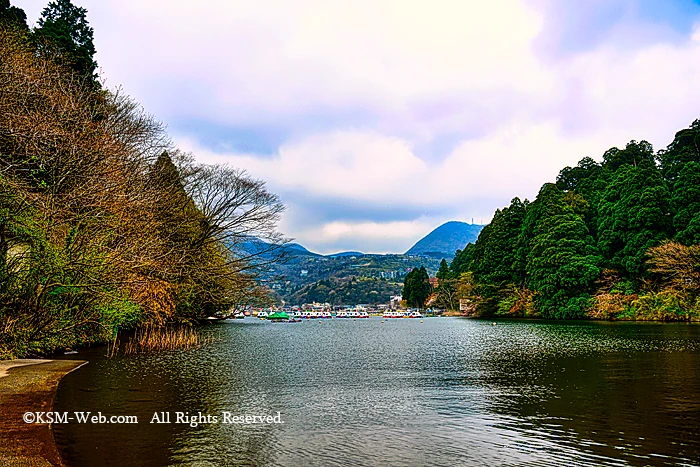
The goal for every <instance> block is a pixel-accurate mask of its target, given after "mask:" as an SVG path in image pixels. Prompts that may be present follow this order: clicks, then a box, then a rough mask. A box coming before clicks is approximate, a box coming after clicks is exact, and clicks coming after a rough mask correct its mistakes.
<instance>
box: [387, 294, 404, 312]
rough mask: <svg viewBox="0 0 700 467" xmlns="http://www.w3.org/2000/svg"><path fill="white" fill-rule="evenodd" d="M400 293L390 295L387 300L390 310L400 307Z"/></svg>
mask: <svg viewBox="0 0 700 467" xmlns="http://www.w3.org/2000/svg"><path fill="white" fill-rule="evenodd" d="M402 298H403V297H402V296H401V295H392V296H391V299H390V300H389V306H390V307H391V309H392V310H397V309H399V308H401V300H402Z"/></svg>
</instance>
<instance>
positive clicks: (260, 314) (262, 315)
mask: <svg viewBox="0 0 700 467" xmlns="http://www.w3.org/2000/svg"><path fill="white" fill-rule="evenodd" d="M268 316H270V315H268V314H267V311H261V312H260V313H258V318H260V319H266V318H267V317H268Z"/></svg>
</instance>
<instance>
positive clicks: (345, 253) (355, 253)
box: [326, 251, 364, 258]
mask: <svg viewBox="0 0 700 467" xmlns="http://www.w3.org/2000/svg"><path fill="white" fill-rule="evenodd" d="M363 255H364V253H362V252H361V251H341V252H340V253H335V254H333V255H326V256H328V257H329V258H343V257H345V256H363Z"/></svg>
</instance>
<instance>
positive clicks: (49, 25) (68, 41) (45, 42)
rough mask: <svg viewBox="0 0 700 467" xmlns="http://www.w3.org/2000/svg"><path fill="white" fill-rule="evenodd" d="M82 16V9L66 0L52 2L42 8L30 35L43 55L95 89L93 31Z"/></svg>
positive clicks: (83, 10)
mask: <svg viewBox="0 0 700 467" xmlns="http://www.w3.org/2000/svg"><path fill="white" fill-rule="evenodd" d="M86 14H87V10H86V9H85V8H82V7H76V6H75V5H73V4H72V3H71V1H70V0H55V1H53V2H50V3H49V4H48V6H47V7H46V8H44V11H43V12H42V14H41V18H39V21H38V23H39V27H38V28H36V29H35V31H34V33H35V35H36V38H37V40H38V42H39V46H40V50H41V51H42V52H43V53H45V54H47V55H48V56H52V57H56V58H58V59H59V61H61V63H63V64H65V65H67V66H68V67H69V68H71V69H73V70H74V71H75V72H76V73H77V74H78V75H80V76H84V77H86V78H87V79H88V80H89V82H91V83H92V84H93V85H94V86H96V87H99V83H98V82H97V76H96V74H95V70H96V69H97V62H95V60H94V56H95V45H94V44H93V29H92V27H90V25H89V24H88V21H87V18H86Z"/></svg>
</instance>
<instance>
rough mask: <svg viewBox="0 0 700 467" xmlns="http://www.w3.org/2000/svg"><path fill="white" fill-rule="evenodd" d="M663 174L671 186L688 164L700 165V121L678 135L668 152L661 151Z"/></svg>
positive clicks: (667, 149) (660, 158)
mask: <svg viewBox="0 0 700 467" xmlns="http://www.w3.org/2000/svg"><path fill="white" fill-rule="evenodd" d="M659 160H660V162H661V173H662V175H663V177H664V179H665V180H667V181H669V182H670V183H671V184H673V183H674V181H675V180H676V178H678V176H679V175H680V173H681V170H682V169H683V167H684V166H685V164H686V163H688V162H697V163H700V120H695V121H694V122H693V123H692V124H691V125H690V128H685V129H683V130H681V131H679V132H678V133H676V136H675V138H674V139H673V142H672V143H671V144H669V145H668V147H667V148H666V150H664V151H659Z"/></svg>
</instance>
